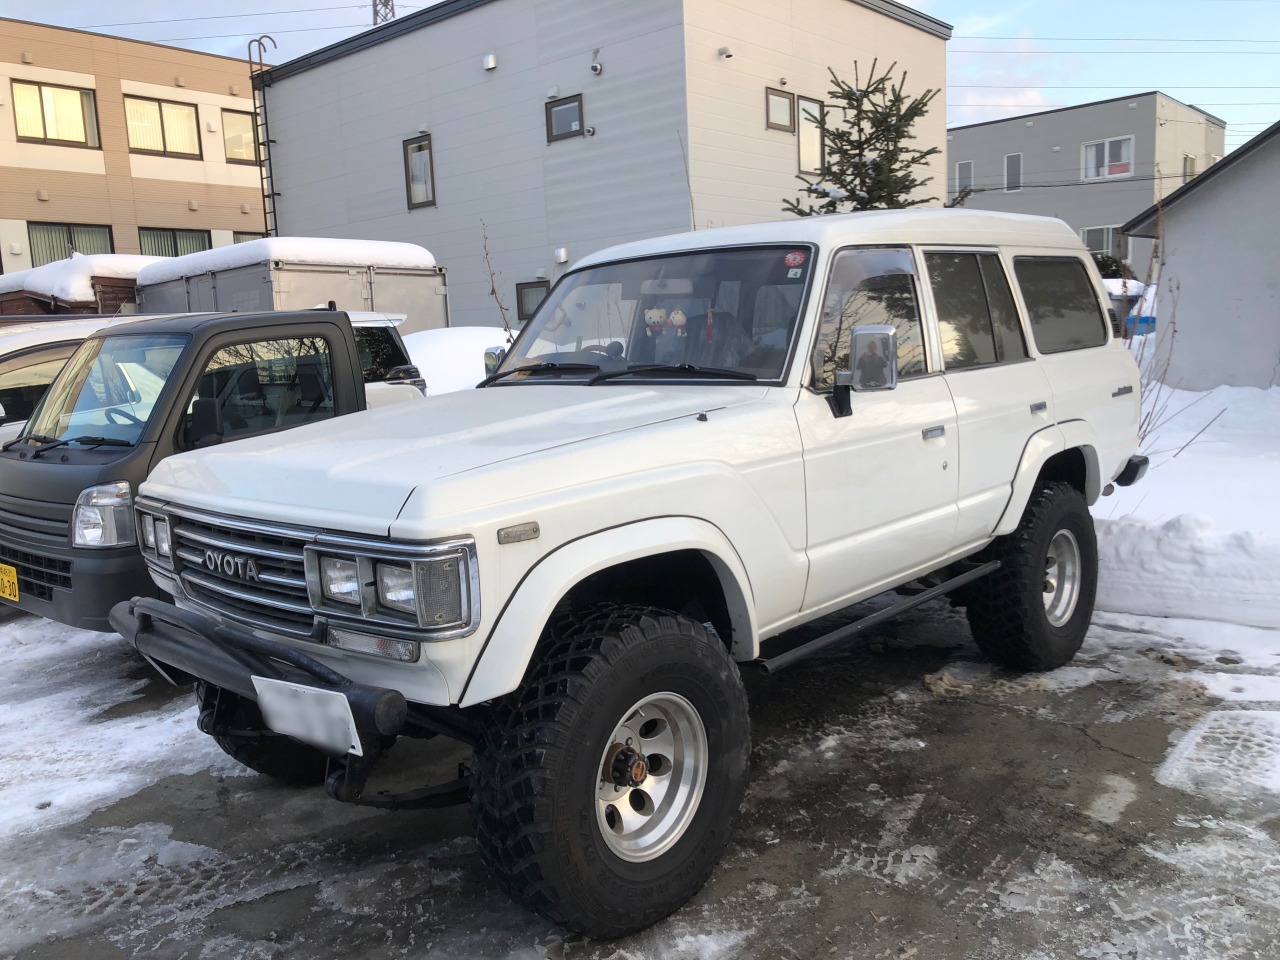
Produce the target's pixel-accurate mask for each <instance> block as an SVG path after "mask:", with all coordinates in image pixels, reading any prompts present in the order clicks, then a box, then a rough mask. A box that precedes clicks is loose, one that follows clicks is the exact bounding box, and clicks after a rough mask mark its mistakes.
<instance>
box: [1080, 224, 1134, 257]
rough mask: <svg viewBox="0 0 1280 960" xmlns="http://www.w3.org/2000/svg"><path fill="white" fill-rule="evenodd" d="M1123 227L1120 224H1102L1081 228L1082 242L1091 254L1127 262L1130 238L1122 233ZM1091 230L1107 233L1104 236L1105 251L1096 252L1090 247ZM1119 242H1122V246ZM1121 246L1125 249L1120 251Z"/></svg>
mask: <svg viewBox="0 0 1280 960" xmlns="http://www.w3.org/2000/svg"><path fill="white" fill-rule="evenodd" d="M1122 226H1123V224H1119V223H1102V224H1098V225H1096V226H1092V227H1081V228H1080V242H1081V243H1083V244H1084V246H1085V249H1086V250H1088V251H1089V253H1090V254H1103V255H1105V256H1108V257H1115V258H1116V259H1117V260H1126V259H1128V257H1129V242H1128V241H1129V238H1128V237H1126V236H1125V235H1124V234H1123V233H1121V232H1120V228H1121V227H1122ZM1090 230H1103V231H1106V232H1105V233H1104V234H1103V239H1104V240H1105V241H1106V246H1107V248H1106V249H1105V250H1095V249H1093V247H1091V246H1089V239H1088V237H1089V231H1090ZM1117 241H1122V244H1121V243H1118V242H1117ZM1121 246H1122V247H1123V249H1118V247H1121ZM1122 254H1123V255H1122Z"/></svg>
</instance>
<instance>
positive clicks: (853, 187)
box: [782, 60, 942, 217]
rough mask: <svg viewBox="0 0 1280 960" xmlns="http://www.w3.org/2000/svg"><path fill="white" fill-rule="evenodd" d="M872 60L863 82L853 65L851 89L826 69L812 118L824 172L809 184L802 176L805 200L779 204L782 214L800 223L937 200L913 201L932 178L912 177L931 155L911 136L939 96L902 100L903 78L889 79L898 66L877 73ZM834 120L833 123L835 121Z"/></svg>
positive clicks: (933, 92) (935, 151) (934, 93)
mask: <svg viewBox="0 0 1280 960" xmlns="http://www.w3.org/2000/svg"><path fill="white" fill-rule="evenodd" d="M877 64H878V61H875V60H873V61H872V63H871V71H870V73H869V74H868V76H867V78H866V79H865V80H863V79H862V78H860V77H859V75H858V65H857V63H854V65H853V83H846V82H845V81H844V80H841V79H840V78H839V77H838V76H836V72H835V71H834V70H832V69H831V68H830V67H828V68H827V72H828V73H830V74H831V82H832V84H834V86H833V88H832V90H831V93H830V96H831V99H832V102H831V103H829V104H827V105H826V108H825V109H824V110H823V115H822V117H820V118H817V119H818V120H819V123H820V129H821V133H822V146H823V160H822V171H821V173H820V174H819V175H818V176H817V177H814V178H811V177H806V176H804V175H803V174H802V175H800V176H798V177H797V178H796V179H797V180H800V181H801V182H802V183H804V185H805V186H804V189H803V190H802V191H801V193H802V194H804V196H801V197H798V198H796V199H794V200H785V199H784V200H783V207H782V209H783V210H784V211H785V212H787V213H794V214H795V215H796V216H798V217H809V216H813V215H814V214H818V213H848V212H850V211H853V210H901V209H904V208H906V207H916V206H920V205H921V204H924V203H930V202H932V201H934V200H936V199H937V198H936V197H921V196H913V194H915V193H916V192H917V191H918V190H919V189H920V188H921V187H924V186H925V185H927V184H928V183H930V182H931V181H932V180H933V178H932V177H924V178H921V177H920V176H918V173H919V172H920V169H921V167H922V166H923V165H924V164H925V163H926V162H927V161H928V160H929V158H930V157H933V156H936V155H938V154H940V153H941V152H942V151H941V150H940V149H938V148H937V147H929V148H928V149H925V150H921V149H918V148H916V147H914V146H912V145H911V142H912V141H913V140H914V139H915V137H914V135H913V134H912V132H911V128H912V127H913V126H914V125H915V123H916V121H917V120H919V119H920V118H921V117H923V116H924V115H925V114H926V113H928V112H929V104H930V103H931V102H932V101H933V98H934V97H935V96H937V95H938V91H937V90H925V91H924V93H922V94H920V95H919V96H917V97H910V96H908V95H907V94H906V93H904V92H903V88H904V87H905V86H906V82H907V74H906V72H905V71H904V72H903V74H902V76H901V77H900V78H896V79H895V77H894V75H893V71H894V69H895V68H896V67H897V64H896V63H894V64H891V65H890V66H889V68H888V69H887V70H885V71H884V72H882V73H878V72H877ZM837 112H838V113H839V115H840V116H839V118H838V121H837V122H832V121H833V116H834V114H836V113H837Z"/></svg>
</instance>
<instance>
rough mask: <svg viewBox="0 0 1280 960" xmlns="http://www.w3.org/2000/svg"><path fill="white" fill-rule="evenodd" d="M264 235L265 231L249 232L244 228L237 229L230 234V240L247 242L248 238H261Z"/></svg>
mask: <svg viewBox="0 0 1280 960" xmlns="http://www.w3.org/2000/svg"><path fill="white" fill-rule="evenodd" d="M265 236H266V234H265V233H249V232H247V231H244V230H237V231H235V232H234V233H232V234H231V242H232V243H248V242H249V241H250V240H261V239H262V238H263V237H265Z"/></svg>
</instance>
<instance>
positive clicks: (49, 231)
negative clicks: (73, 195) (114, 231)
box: [27, 223, 115, 267]
mask: <svg viewBox="0 0 1280 960" xmlns="http://www.w3.org/2000/svg"><path fill="white" fill-rule="evenodd" d="M27 239H28V240H29V241H30V243H31V265H32V266H33V267H43V266H44V265H45V264H46V263H53V262H54V261H55V260H65V259H67V257H69V256H71V252H72V251H73V250H74V251H75V252H76V253H83V254H85V255H86V256H87V255H88V254H91V253H114V252H115V244H114V243H112V240H111V228H110V227H106V226H96V225H92V224H85V223H29V224H27Z"/></svg>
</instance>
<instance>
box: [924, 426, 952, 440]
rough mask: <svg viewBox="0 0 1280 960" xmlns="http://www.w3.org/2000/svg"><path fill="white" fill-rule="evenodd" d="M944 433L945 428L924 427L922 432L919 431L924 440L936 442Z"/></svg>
mask: <svg viewBox="0 0 1280 960" xmlns="http://www.w3.org/2000/svg"><path fill="white" fill-rule="evenodd" d="M946 432H947V428H946V427H943V426H938V427H925V428H924V429H923V430H921V431H920V435H921V436H923V437H924V438H925V439H926V440H937V439H938V438H939V437H941V436H945V435H946Z"/></svg>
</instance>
